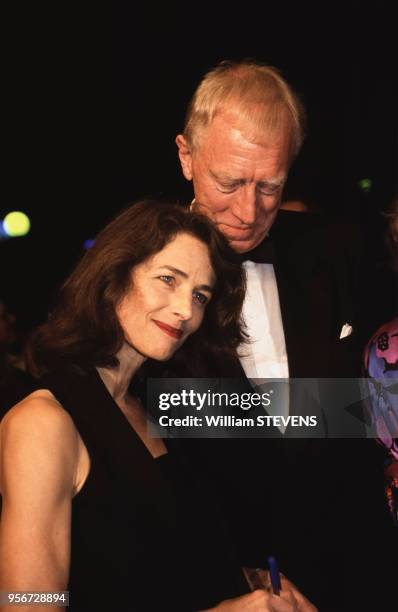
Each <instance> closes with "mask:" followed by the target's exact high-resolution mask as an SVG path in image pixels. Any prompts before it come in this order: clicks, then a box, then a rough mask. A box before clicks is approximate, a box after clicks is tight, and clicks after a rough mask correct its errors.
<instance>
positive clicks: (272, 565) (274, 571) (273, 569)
mask: <svg viewBox="0 0 398 612" xmlns="http://www.w3.org/2000/svg"><path fill="white" fill-rule="evenodd" d="M267 561H268V568H269V573H270V577H271V584H272V590H273V592H274V595H279V594H280V592H281V589H282V586H281V578H280V576H279V569H278V564H277V562H276V559H275V557H268V559H267Z"/></svg>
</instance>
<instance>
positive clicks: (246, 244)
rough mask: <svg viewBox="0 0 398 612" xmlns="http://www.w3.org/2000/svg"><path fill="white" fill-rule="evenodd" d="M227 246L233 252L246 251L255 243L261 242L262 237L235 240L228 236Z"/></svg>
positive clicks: (255, 244)
mask: <svg viewBox="0 0 398 612" xmlns="http://www.w3.org/2000/svg"><path fill="white" fill-rule="evenodd" d="M227 240H228V242H229V246H230V247H231V248H232V249H233V250H234V251H235V253H247V252H248V251H252V250H253V249H254V248H255V247H256V246H257V245H259V244H260V242H262V237H256V238H252V239H248V240H237V239H234V238H228V237H227Z"/></svg>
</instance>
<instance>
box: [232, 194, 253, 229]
mask: <svg viewBox="0 0 398 612" xmlns="http://www.w3.org/2000/svg"><path fill="white" fill-rule="evenodd" d="M232 213H233V214H234V216H235V217H237V218H238V219H239V221H240V222H241V223H242V224H244V225H254V223H255V222H256V216H257V194H256V189H255V186H251V185H244V186H242V188H241V189H240V190H239V193H237V194H236V199H234V204H233V205H232Z"/></svg>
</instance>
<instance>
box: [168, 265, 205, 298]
mask: <svg viewBox="0 0 398 612" xmlns="http://www.w3.org/2000/svg"><path fill="white" fill-rule="evenodd" d="M160 267H161V268H162V269H165V270H169V271H170V272H173V273H174V274H177V275H178V276H182V278H188V274H187V273H186V272H183V271H182V270H179V269H178V268H175V267H174V266H168V265H167V264H166V265H163V266H160ZM196 288H197V289H202V290H203V291H209V292H210V293H213V287H210V285H198V286H197V287H196Z"/></svg>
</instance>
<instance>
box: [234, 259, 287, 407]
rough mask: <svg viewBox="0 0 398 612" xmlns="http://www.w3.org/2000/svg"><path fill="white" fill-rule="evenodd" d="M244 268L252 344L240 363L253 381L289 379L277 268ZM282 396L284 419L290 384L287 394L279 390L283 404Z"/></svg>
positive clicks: (257, 265) (245, 315)
mask: <svg viewBox="0 0 398 612" xmlns="http://www.w3.org/2000/svg"><path fill="white" fill-rule="evenodd" d="M243 265H244V268H245V271H246V276H247V289H246V296H245V301H244V304H243V319H244V321H245V323H246V332H247V333H248V335H249V342H248V343H246V344H243V345H241V347H240V348H239V359H240V362H241V364H242V367H243V369H244V371H245V374H246V376H247V378H249V379H253V378H255V379H264V378H267V379H269V378H271V379H273V378H285V379H287V378H288V377H289V366H288V360H287V352H286V343H285V334H284V331H283V324H282V315H281V308H280V303H279V294H278V287H277V284H276V278H275V270H274V266H273V265H272V264H269V263H268V264H264V263H254V262H252V261H245V262H244V264H243ZM253 382H254V381H253ZM258 383H260V381H258ZM283 387H285V385H283ZM285 393H286V395H285ZM280 394H282V395H283V396H285V401H278V402H276V404H277V406H278V414H281V406H283V416H287V415H288V413H289V387H288V384H286V388H285V392H284V391H283V388H282V386H281V385H279V386H278V395H279V399H280V400H281V399H282V397H281V395H280ZM273 404H274V403H273V402H271V405H270V406H269V407H268V408H267V412H268V413H269V414H273V410H272V406H273ZM275 414H276V412H275Z"/></svg>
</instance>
